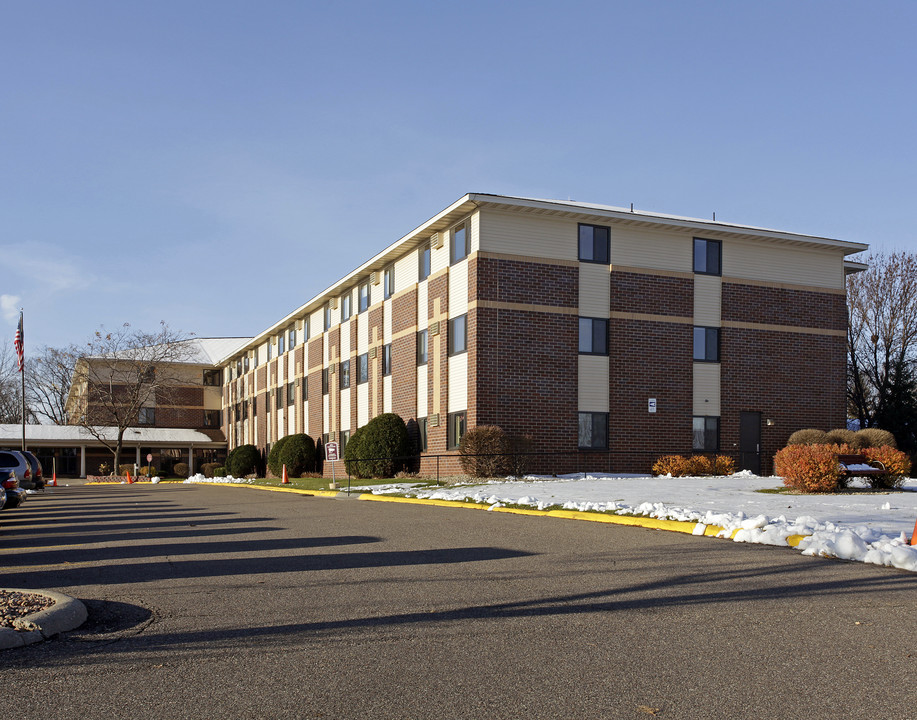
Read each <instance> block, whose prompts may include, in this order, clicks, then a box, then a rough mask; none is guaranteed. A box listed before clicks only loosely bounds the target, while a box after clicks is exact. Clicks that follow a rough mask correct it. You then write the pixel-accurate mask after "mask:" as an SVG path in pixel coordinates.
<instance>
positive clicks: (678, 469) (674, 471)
mask: <svg viewBox="0 0 917 720" xmlns="http://www.w3.org/2000/svg"><path fill="white" fill-rule="evenodd" d="M687 469H688V460H687V458H685V457H683V456H681V455H663V456H662V457H660V458H658V459H657V460H656V462H654V463H653V475H670V476H672V477H683V476H685V475H687V474H688V472H687Z"/></svg>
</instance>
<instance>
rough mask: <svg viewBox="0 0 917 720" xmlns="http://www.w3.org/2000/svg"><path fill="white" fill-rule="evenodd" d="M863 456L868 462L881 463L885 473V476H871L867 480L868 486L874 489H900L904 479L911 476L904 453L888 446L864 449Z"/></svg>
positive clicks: (908, 463) (909, 461)
mask: <svg viewBox="0 0 917 720" xmlns="http://www.w3.org/2000/svg"><path fill="white" fill-rule="evenodd" d="M863 455H865V456H866V458H867V459H868V460H869V461H870V462H880V463H882V464H883V465H884V466H885V470H886V471H887V472H886V474H885V475H873V476H871V477H870V478H869V484H870V485H872V487H874V488H897V487H901V483H903V482H904V479H905V478H906V477H907V476H908V475H910V474H911V459H910V458H909V457H908V456H907V455H906V454H905V453H903V452H901V451H900V450H896V449H895V448H893V447H891V446H890V445H883V446H882V447H877V448H865V449H864V450H863Z"/></svg>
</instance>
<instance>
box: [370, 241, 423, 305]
mask: <svg viewBox="0 0 917 720" xmlns="http://www.w3.org/2000/svg"><path fill="white" fill-rule="evenodd" d="M394 268H395V292H396V293H398V292H401V291H402V290H408V289H409V288H412V287H414V285H415V284H416V283H417V276H418V268H419V266H418V259H417V250H412V251H411V252H409V253H408V254H407V255H402V256H401V257H400V258H398V259H397V260H396V261H395V265H394ZM379 272H380V273H381V272H382V271H381V270H380V271H379ZM379 277H380V281H379V285H378V286H377V287H376V288H375V290H376V291H377V292H378V294H379V297H378V298H376V297H375V296H374V297H373V302H376V300H377V299H378V300H381V299H382V293H383V283H384V281H385V279H384V277H383V275H380V276H379Z"/></svg>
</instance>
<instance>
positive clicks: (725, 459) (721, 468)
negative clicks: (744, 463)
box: [713, 455, 736, 475]
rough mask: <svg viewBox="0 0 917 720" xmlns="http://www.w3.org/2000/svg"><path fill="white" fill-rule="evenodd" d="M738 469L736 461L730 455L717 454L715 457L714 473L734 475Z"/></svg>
mask: <svg viewBox="0 0 917 720" xmlns="http://www.w3.org/2000/svg"><path fill="white" fill-rule="evenodd" d="M735 471H736V462H735V460H733V459H732V458H731V457H729V456H728V455H717V456H716V457H715V458H713V474H714V475H732V474H733V473H734V472H735Z"/></svg>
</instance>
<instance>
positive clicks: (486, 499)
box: [365, 470, 917, 572]
mask: <svg viewBox="0 0 917 720" xmlns="http://www.w3.org/2000/svg"><path fill="white" fill-rule="evenodd" d="M781 483H782V481H781V479H780V478H773V477H772V478H762V477H758V476H756V475H753V474H752V473H750V472H749V471H747V470H746V471H743V472H740V473H736V474H735V475H731V476H729V477H688V478H660V477H647V476H637V475H607V474H600V473H595V474H583V473H578V474H575V475H563V476H559V477H556V478H555V477H544V476H527V477H526V478H525V479H524V480H519V481H505V480H494V481H488V482H485V483H482V484H480V485H474V486H466V487H435V488H431V487H427V488H411V487H409V486H408V485H407V484H391V485H385V486H378V487H367V488H366V489H365V491H366V492H373V493H374V494H385V495H394V494H398V495H407V496H411V497H418V498H427V499H431V500H453V501H461V502H473V503H477V504H480V505H486V506H488V507H489V508H490V509H494V508H498V507H503V506H506V505H518V506H523V507H530V508H534V509H538V510H545V509H549V508H558V507H559V508H562V509H564V510H578V511H583V512H599V513H614V514H620V515H635V516H643V517H652V518H657V519H660V520H679V521H682V522H688V523H696V527H695V528H694V534H696V535H702V534H703V533H704V531H705V530H706V528H707V527H710V526H716V527H719V528H722V529H721V530H720V531H719V532H718V533H717V537H724V538H732V539H733V540H734V541H735V542H746V543H757V544H763V545H776V546H783V547H788V546H790V545H791V539H792V544H797V543H798V545H797V547H798V548H799V549H800V550H801V551H802V553H803V554H804V555H812V556H818V555H821V556H826V557H837V558H842V559H844V560H856V561H859V562H866V563H872V564H875V565H886V566H890V567H896V568H900V569H902V570H910V571H913V572H917V546H910V545H908V541H907V538H908V537H909V536H910V533H911V528H912V527H913V523H914V520H915V519H917V492H914V491H917V481H915V480H909V481H907V482H906V483H905V486H904V488H903V492H895V493H883V494H878V495H877V494H874V493H863V494H841V495H789V494H780V493H773V494H769V493H768V494H765V493H759V492H755V491H756V490H760V489H762V488H774V487H776V486H779V485H781ZM889 497H891V498H892V499H891V500H889V499H888V498H889ZM892 503H894V505H893V504H892ZM742 508H744V509H742ZM787 510H791V511H795V512H793V513H787V512H786V511H787ZM794 536H795V537H794ZM800 536H803V537H802V538H801V539H800Z"/></svg>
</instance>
